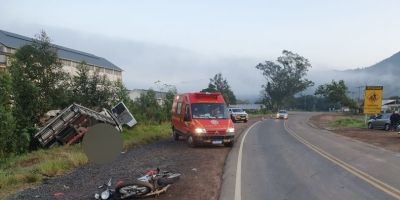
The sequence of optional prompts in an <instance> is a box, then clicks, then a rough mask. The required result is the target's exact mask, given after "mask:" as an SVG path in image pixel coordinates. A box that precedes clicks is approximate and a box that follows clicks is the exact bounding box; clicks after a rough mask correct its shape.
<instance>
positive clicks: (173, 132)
mask: <svg viewBox="0 0 400 200" xmlns="http://www.w3.org/2000/svg"><path fill="white" fill-rule="evenodd" d="M172 138H174V140H175V141H178V140H179V133H178V132H177V131H176V130H175V129H172Z"/></svg>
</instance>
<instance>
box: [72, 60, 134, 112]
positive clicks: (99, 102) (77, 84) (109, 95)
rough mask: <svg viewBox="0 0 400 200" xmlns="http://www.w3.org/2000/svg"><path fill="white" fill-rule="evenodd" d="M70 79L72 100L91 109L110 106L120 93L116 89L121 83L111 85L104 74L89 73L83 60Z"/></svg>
mask: <svg viewBox="0 0 400 200" xmlns="http://www.w3.org/2000/svg"><path fill="white" fill-rule="evenodd" d="M72 80H73V81H72V94H73V97H74V98H73V101H74V102H76V103H78V104H81V105H83V106H86V107H90V108H92V109H99V108H104V107H110V106H111V104H112V103H113V102H115V101H117V100H118V98H119V97H118V95H122V93H121V91H118V90H120V89H121V88H119V87H121V85H122V83H117V84H114V85H113V84H112V83H111V82H110V81H109V80H108V79H107V77H106V76H100V75H99V73H98V71H94V72H93V74H90V73H89V68H88V66H87V65H86V63H85V62H82V63H81V64H80V65H79V66H78V72H77V74H76V75H75V76H74V77H73V78H72ZM117 92H119V94H117ZM125 95H126V96H127V94H125Z"/></svg>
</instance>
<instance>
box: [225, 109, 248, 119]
mask: <svg viewBox="0 0 400 200" xmlns="http://www.w3.org/2000/svg"><path fill="white" fill-rule="evenodd" d="M228 112H229V114H230V116H231V119H232V121H233V122H237V121H243V122H247V121H248V120H249V115H248V114H247V113H246V111H244V110H243V109H241V108H228Z"/></svg>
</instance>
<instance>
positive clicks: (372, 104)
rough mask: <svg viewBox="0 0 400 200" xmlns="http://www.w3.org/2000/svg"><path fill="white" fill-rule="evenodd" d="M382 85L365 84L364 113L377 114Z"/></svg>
mask: <svg viewBox="0 0 400 200" xmlns="http://www.w3.org/2000/svg"><path fill="white" fill-rule="evenodd" d="M382 96H383V86H367V87H365V94H364V114H378V113H380V112H381V108H382Z"/></svg>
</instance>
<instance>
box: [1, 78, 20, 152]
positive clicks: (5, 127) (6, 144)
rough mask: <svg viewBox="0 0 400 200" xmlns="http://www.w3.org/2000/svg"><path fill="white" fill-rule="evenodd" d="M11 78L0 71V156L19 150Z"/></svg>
mask: <svg viewBox="0 0 400 200" xmlns="http://www.w3.org/2000/svg"><path fill="white" fill-rule="evenodd" d="M11 89H12V88H11V78H10V76H9V74H8V73H6V72H0V158H3V157H5V156H7V155H8V154H10V153H13V152H15V151H16V150H17V144H16V143H17V142H18V141H15V139H17V138H15V135H14V131H15V120H14V117H13V116H12V110H11V99H10V98H11Z"/></svg>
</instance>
